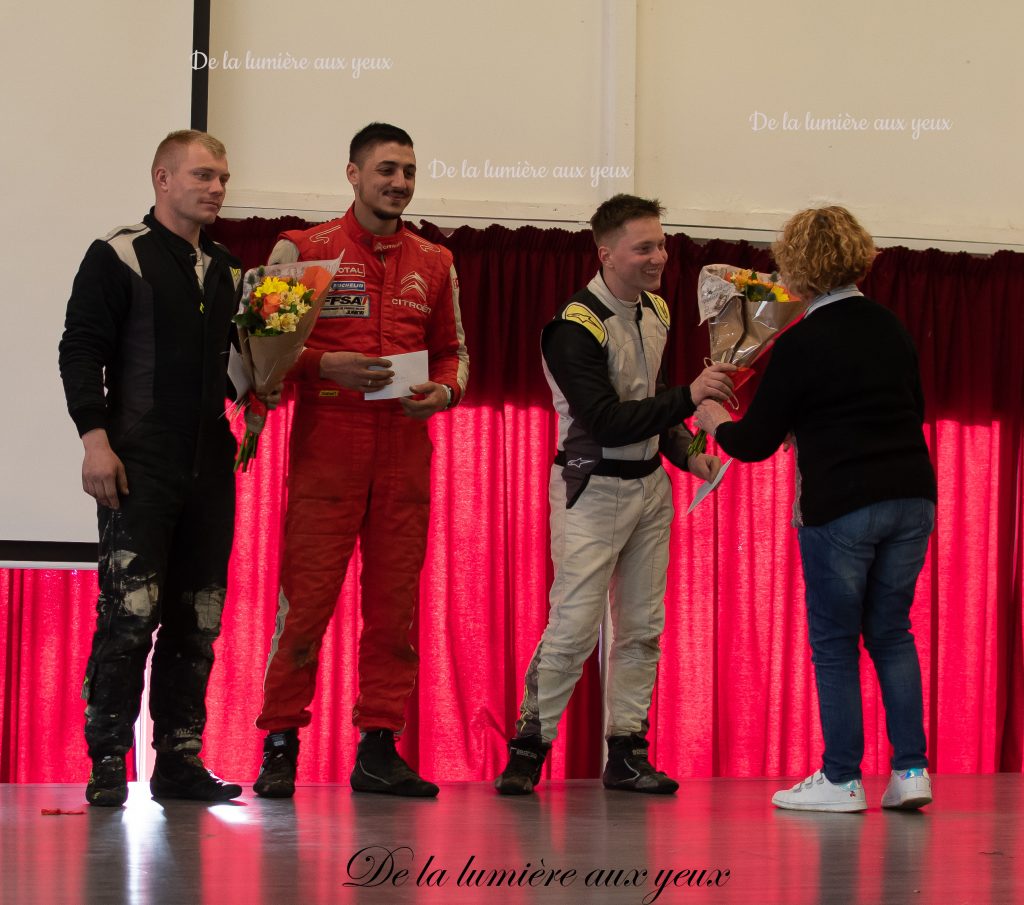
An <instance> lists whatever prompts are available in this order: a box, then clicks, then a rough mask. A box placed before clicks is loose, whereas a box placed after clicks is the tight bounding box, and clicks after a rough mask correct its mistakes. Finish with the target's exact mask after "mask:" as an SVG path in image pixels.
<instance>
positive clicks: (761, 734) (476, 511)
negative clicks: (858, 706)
mask: <svg viewBox="0 0 1024 905" xmlns="http://www.w3.org/2000/svg"><path fill="white" fill-rule="evenodd" d="M297 225H301V221H297V220H295V219H294V218H285V219H282V220H279V221H263V220H251V221H242V222H238V223H228V222H223V223H220V224H218V227H217V235H218V238H220V239H221V240H222V241H225V242H226V244H228V245H229V246H230V247H232V248H233V249H234V250H235V251H236V253H239V254H240V255H241V256H242V257H243V258H244V260H245V263H246V265H247V266H252V265H254V264H256V263H258V262H259V261H260V260H262V259H265V256H266V254H267V252H268V251H269V248H270V247H271V245H272V244H273V241H274V238H275V237H276V234H277V232H278V231H279V230H281V229H285V228H291V227H293V226H297ZM421 229H422V231H423V232H424V234H425V235H427V236H429V237H430V238H432V239H434V240H437V241H443V242H444V243H445V244H446V245H448V246H449V247H450V248H451V249H452V251H453V252H454V253H455V256H456V263H457V266H458V268H459V276H460V282H461V286H462V306H463V316H464V321H465V326H466V333H467V343H468V346H469V350H470V355H471V358H472V367H471V371H472V373H471V380H470V392H469V395H468V397H467V399H466V401H465V403H464V404H463V405H462V406H460V407H459V408H457V409H455V410H454V411H453V412H451V413H449V414H448V415H444V416H441V417H438V418H435V419H433V421H432V424H431V430H432V436H433V439H434V444H435V460H434V461H435V467H434V494H433V496H434V505H433V516H432V526H431V544H430V548H429V551H428V557H427V565H426V568H425V570H424V574H423V585H422V590H423V593H422V605H421V608H420V614H419V617H418V627H417V631H418V638H419V644H418V648H419V651H420V655H421V673H420V681H419V685H418V687H417V690H416V693H415V696H414V700H413V703H412V706H411V708H410V719H409V727H408V730H407V732H406V733H405V735H404V736H403V740H402V749H403V751H404V753H405V754H406V755H407V757H409V759H410V760H411V761H413V762H414V763H417V764H418V765H419V766H420V767H421V768H422V770H423V771H424V773H425V774H426V775H428V776H431V777H432V778H436V779H440V780H477V779H488V778H491V777H492V776H493V775H494V774H495V773H496V772H497V771H498V770H500V768H501V766H502V764H503V762H504V740H505V738H506V737H507V735H508V733H509V730H510V728H511V726H512V722H513V720H514V717H515V714H516V708H517V704H518V700H519V696H520V693H521V683H522V678H523V671H524V669H525V666H526V663H527V661H528V660H529V657H530V655H531V654H532V651H533V648H534V645H535V644H536V642H537V639H538V638H539V635H540V632H541V630H542V628H543V625H544V621H545V616H546V607H547V602H546V594H547V587H548V584H549V582H550V568H551V567H550V563H549V560H548V553H547V533H548V527H547V502H546V500H547V494H546V486H547V475H548V469H549V463H550V461H551V455H552V450H553V448H554V439H555V437H554V430H555V428H554V419H553V416H552V414H551V411H550V396H549V393H548V391H547V387H546V385H545V383H544V380H543V377H542V374H541V370H540V356H539V344H538V335H539V331H540V328H541V326H542V325H543V324H544V323H545V322H546V321H547V320H548V318H549V317H550V316H551V313H552V312H553V310H554V309H555V308H556V307H557V306H558V305H559V304H560V303H561V302H562V301H563V300H564V299H565V298H567V297H568V296H569V295H570V294H571V293H572V292H573V291H575V290H576V289H578V288H579V287H580V286H582V285H584V284H585V283H586V281H587V280H589V278H590V276H592V274H593V272H594V270H595V267H596V261H595V256H594V252H593V245H592V242H591V240H590V237H589V234H588V233H586V232H577V233H569V232H566V231H563V230H543V231H541V230H537V229H533V228H523V229H519V230H515V231H511V230H507V229H504V228H502V227H497V226H492V227H489V228H488V229H485V230H473V229H469V228H462V229H459V230H456V231H455V232H454V233H453V234H451V235H450V236H447V237H445V236H443V235H442V234H441V233H440V232H439V231H438V230H437V229H436V228H434V227H432V226H430V225H428V224H424V225H423V226H422V227H421ZM669 252H670V262H669V268H668V270H667V272H666V276H665V281H664V295H665V297H666V299H667V300H668V302H669V305H670V307H671V309H672V312H673V323H674V340H673V345H672V347H671V348H670V350H669V359H668V365H669V370H670V372H671V375H672V376H673V377H674V378H675V379H676V380H678V381H684V380H689V379H692V376H693V375H694V374H696V372H697V371H698V370H699V369H700V367H701V364H700V362H701V359H702V357H703V356H704V355H705V354H706V351H707V334H706V331H705V330H704V328H698V327H697V326H696V322H697V313H696V301H695V292H694V287H695V283H696V274H697V271H698V270H699V268H700V267H701V266H702V265H703V264H706V263H712V262H718V261H724V262H728V263H733V264H740V265H744V266H753V267H756V268H758V269H761V270H770V269H771V268H772V264H771V260H770V258H769V255H768V253H767V252H766V251H764V250H763V249H757V248H754V247H752V246H750V245H748V244H746V243H729V242H717V241H716V242H710V243H707V244H703V245H699V244H697V243H695V242H693V241H691V240H689V239H687V238H686V237H684V236H673V237H670V240H669ZM864 288H865V291H866V292H867V293H868V294H869V295H872V296H873V297H875V298H877V299H878V300H879V301H881V302H882V303H884V304H886V305H888V306H890V307H891V308H893V309H894V310H895V311H896V312H897V313H898V314H899V315H900V316H901V317H902V319H903V320H904V322H905V323H906V324H907V326H908V328H909V329H910V331H911V333H912V334H913V336H914V339H915V341H916V343H917V345H918V349H919V352H920V358H921V369H922V377H923V381H924V386H925V393H926V397H927V399H928V412H927V421H928V423H927V425H926V432H927V438H928V442H929V445H930V448H931V450H932V454H933V460H934V462H935V465H936V468H937V471H938V475H939V493H940V502H939V508H938V518H937V525H936V532H935V536H934V538H933V542H932V546H931V549H930V552H929V557H928V561H927V563H926V566H925V571H924V573H923V574H922V577H921V581H920V584H919V587H918V595H917V601H916V603H915V605H914V610H913V614H912V615H913V619H914V631H915V634H916V636H917V639H918V647H919V650H920V653H921V660H922V669H923V673H924V680H925V708H926V719H927V727H926V728H927V732H928V738H929V749H930V756H931V760H932V765H933V767H934V768H935V769H936V770H937V771H939V772H943V771H946V772H991V771H996V770H1014V771H1017V770H1020V769H1021V768H1022V748H1024V620H1022V594H1021V574H1022V561H1024V546H1022V537H1024V531H1022V525H1024V506H1022V493H1021V476H1022V474H1024V461H1022V442H1021V440H1022V435H1024V425H1022V420H1024V416H1022V412H1024V369H1022V368H1021V367H1020V362H1021V360H1022V359H1024V348H1022V347H1024V257H1022V256H1021V255H1015V254H1010V253H999V254H997V255H995V256H993V257H991V258H987V259H978V258H972V257H969V256H967V255H951V254H944V253H940V252H935V251H929V252H914V251H908V250H906V249H891V250H886V251H885V252H883V254H882V255H880V257H879V258H878V261H877V262H876V265H875V267H874V269H873V271H872V273H871V275H870V276H869V278H868V279H867V281H866V282H865V285H864ZM865 355H870V349H866V350H865ZM1015 362H1016V364H1014V363H1015ZM749 392H750V390H749V389H747V388H745V389H744V390H743V391H742V393H743V395H744V396H749ZM289 412H290V409H289V408H288V407H285V408H284V409H283V410H282V411H280V412H278V413H276V414H275V415H274V416H272V418H271V421H270V425H269V427H268V429H267V431H266V433H265V434H264V439H263V441H262V443H261V449H260V454H259V459H258V462H257V464H256V467H255V470H251V471H250V473H249V474H247V475H242V476H239V479H238V489H239V515H238V522H237V526H236V543H235V551H234V558H233V562H232V572H231V589H230V593H229V600H228V606H227V612H226V615H225V620H224V631H223V635H222V639H221V641H220V642H219V644H218V663H217V665H216V667H215V669H214V678H213V682H212V685H211V690H210V700H209V704H210V707H209V709H210V721H209V725H208V729H207V733H206V742H207V747H206V757H207V760H208V762H209V763H210V765H211V766H212V767H213V768H214V769H215V770H217V771H218V772H220V773H221V774H222V775H228V776H231V777H241V778H245V777H252V776H254V775H255V772H256V767H257V764H258V760H259V746H260V737H259V734H258V733H257V731H256V730H255V729H254V728H253V725H252V721H253V719H254V718H255V715H256V712H257V710H258V707H259V701H260V688H261V684H262V674H263V669H264V666H265V663H266V655H267V649H268V645H269V638H270V634H271V631H272V628H273V620H274V613H275V609H276V596H277V567H278V551H279V542H280V531H281V512H282V506H283V499H282V485H283V476H284V474H285V473H286V470H287V461H286V457H287V443H286V437H287V427H288V423H289ZM69 429H70V426H69ZM673 480H674V482H675V487H676V507H677V510H678V512H679V515H678V516H677V519H676V524H675V531H674V534H673V539H672V559H671V565H670V574H669V590H668V623H667V627H666V632H665V637H664V642H663V649H664V654H663V658H662V663H661V670H660V678H659V683H658V688H657V692H656V698H655V704H654V708H653V710H652V727H653V728H652V738H653V745H654V751H655V755H656V757H657V759H658V763H659V765H660V766H661V767H662V768H664V769H666V770H668V771H669V772H672V773H675V774H677V775H680V776H761V775H804V774H805V773H807V772H810V771H811V770H812V769H815V768H816V766H817V765H818V763H819V758H820V749H821V739H820V734H819V732H818V729H817V716H816V708H817V703H816V697H815V691H814V682H813V674H812V670H811V664H810V656H809V651H808V647H807V639H806V627H805V618H804V611H803V585H802V579H801V574H800V565H799V555H798V551H797V547H796V538H795V533H794V531H793V529H792V528H790V527H789V516H790V508H791V502H792V496H793V465H792V462H791V457H790V455H789V454H784V453H779V454H777V455H776V456H775V457H774V458H773V459H771V460H769V461H767V462H763V463H759V464H757V465H741V464H739V463H737V465H736V466H735V467H733V469H731V472H730V474H729V476H728V478H727V479H726V481H725V482H724V483H723V485H722V487H721V488H720V489H719V490H718V491H717V492H716V494H715V495H714V496H713V497H712V498H711V499H710V500H709V501H707V502H705V503H704V504H703V505H702V506H701V507H700V508H699V509H697V510H696V511H695V513H694V514H693V515H692V516H686V515H685V514H684V513H685V509H686V507H687V506H688V504H689V500H690V498H691V497H692V494H693V492H694V490H695V483H694V482H693V480H692V479H691V478H689V477H688V476H686V475H679V474H678V473H673ZM357 567H358V559H357V558H356V559H355V560H354V561H353V566H352V568H351V569H350V574H351V575H352V576H353V577H354V576H355V575H356V574H357V573H356V569H357ZM95 582H96V578H95V573H94V572H55V571H43V570H39V571H22V570H8V571H0V707H2V714H0V780H4V781H20V782H80V781H82V780H83V779H84V777H85V775H86V773H87V769H88V768H87V763H86V760H85V756H84V746H83V743H82V741H81V710H82V704H81V701H80V700H79V699H78V690H79V688H80V685H81V677H82V673H83V670H84V664H85V658H86V654H87V649H88V642H89V637H90V634H91V630H92V620H93V605H94V600H95V593H96V590H95ZM357 594H358V583H357V582H356V581H354V580H350V581H348V582H346V585H345V588H344V590H343V592H342V596H341V599H340V601H339V607H338V611H337V616H336V618H335V620H334V622H333V623H332V625H331V628H330V629H329V632H328V637H327V639H326V643H325V645H324V650H323V657H322V663H321V670H320V683H319V688H318V692H317V699H316V701H315V703H314V710H315V715H314V721H313V724H312V725H311V726H310V728H309V729H308V730H306V731H305V732H304V733H303V736H302V744H303V748H302V756H301V758H300V780H302V781H334V782H337V781H344V780H345V779H346V778H347V774H348V771H349V770H350V769H351V762H352V753H353V749H354V745H355V734H354V730H353V729H352V728H351V724H350V711H351V706H352V702H353V700H354V696H355V687H354V679H355V677H354V670H353V662H354V649H355V648H354V645H355V641H356V638H357V636H358V619H357V616H356V613H357V606H356V602H357ZM864 662H865V669H864V671H863V680H862V681H863V688H864V701H865V720H866V736H867V754H866V757H865V764H864V766H865V770H866V771H867V772H869V773H876V772H877V773H882V772H885V771H887V769H888V766H887V758H888V746H887V742H886V738H885V726H884V713H883V711H882V708H881V702H880V697H879V694H878V690H877V686H876V683H875V681H874V676H873V672H872V670H871V669H870V665H869V661H868V660H867V658H866V657H865V658H864ZM600 736H601V714H600V676H599V671H598V669H597V665H596V658H592V662H591V663H590V664H589V666H588V670H587V672H586V673H585V676H584V679H583V680H582V682H581V685H580V687H579V688H578V689H577V693H576V695H575V696H574V698H573V701H572V704H571V705H570V709H569V712H568V713H567V715H566V719H565V721H564V722H563V726H562V730H561V734H560V738H559V742H558V744H557V745H556V747H555V749H554V753H553V756H552V758H551V775H552V776H554V777H577V776H596V775H598V774H599V772H600V768H601V763H600Z"/></svg>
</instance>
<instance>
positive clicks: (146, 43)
mask: <svg viewBox="0 0 1024 905" xmlns="http://www.w3.org/2000/svg"><path fill="white" fill-rule="evenodd" d="M0 33H2V34H3V35H4V36H5V38H6V40H5V41H4V52H3V54H2V55H0V73H2V79H3V85H4V90H3V92H2V93H0V122H2V123H3V128H4V132H5V134H4V140H3V142H2V143H0V197H2V198H3V205H4V217H3V223H2V226H0V230H2V234H0V248H2V249H3V274H4V287H5V293H4V299H3V313H4V316H3V326H2V328H0V362H2V372H0V373H2V377H3V382H2V386H3V391H4V392H3V399H4V401H3V414H2V421H3V426H2V427H0V438H2V439H0V471H2V478H0V540H30V541H79V542H95V540H96V515H95V513H96V508H95V503H93V502H92V501H91V499H90V498H89V497H87V496H86V495H85V494H84V493H83V492H82V482H81V461H82V446H81V442H80V441H79V439H78V435H77V432H76V431H75V428H74V425H73V424H72V422H71V419H70V418H69V417H68V414H67V407H66V405H65V402H64V393H63V390H62V389H61V384H60V379H59V376H58V372H57V343H58V342H59V340H60V336H61V332H62V331H63V327H64V312H65V308H66V305H67V299H68V295H69V294H70V290H71V282H72V279H73V278H74V274H75V272H76V271H77V269H78V264H79V263H80V262H81V260H82V256H83V255H84V254H85V250H86V248H87V247H88V245H89V243H90V242H91V241H92V240H93V239H94V238H97V237H99V236H101V235H103V234H105V233H106V232H108V231H109V230H111V229H113V228H114V227H115V226H118V225H120V224H123V223H137V222H138V221H139V220H140V219H141V218H142V216H143V214H145V213H146V211H147V210H149V207H150V205H151V204H152V201H153V191H152V188H151V186H150V181H149V165H150V162H151V161H152V159H153V152H154V151H155V150H156V146H157V144H158V143H159V141H160V139H162V138H163V137H164V136H165V135H166V134H167V133H168V132H169V131H171V130H172V129H180V128H188V125H189V106H190V92H191V72H190V70H189V65H188V53H189V47H190V45H191V42H192V5H191V4H190V3H178V4H160V5H156V4H148V3H146V4H143V3H138V2H135V0H104V3H102V4H82V3H71V2H52V0H51V2H46V0H39V2H36V3H35V4H30V3H6V4H4V6H3V8H2V11H0Z"/></svg>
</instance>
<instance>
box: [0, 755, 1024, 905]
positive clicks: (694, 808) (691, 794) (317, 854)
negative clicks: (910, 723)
mask: <svg viewBox="0 0 1024 905" xmlns="http://www.w3.org/2000/svg"><path fill="white" fill-rule="evenodd" d="M784 784H785V783H780V782H779V781H778V780H762V779H756V780H750V779H748V780H736V779H713V780H687V781H685V782H684V783H683V785H682V788H681V789H680V791H679V793H678V794H677V795H675V796H672V797H668V798H656V797H648V796H643V795H633V794H628V793H622V792H617V793H616V792H606V791H605V790H604V789H602V788H601V786H600V783H599V782H597V781H589V780H588V781H572V782H562V783H545V784H543V785H542V786H541V790H540V792H539V794H537V795H534V796H532V797H529V798H503V797H500V796H498V795H496V794H495V793H494V790H493V789H492V788H491V787H490V785H488V784H486V783H464V784H448V785H443V786H442V789H441V795H440V797H439V798H438V799H437V800H436V801H430V800H426V801H423V800H408V799H404V800H402V799H392V798H387V797H384V796H374V795H353V794H352V793H351V792H350V790H349V789H348V788H347V787H346V786H335V785H319V786H302V787H300V788H299V790H298V793H297V795H296V797H295V799H294V800H292V801H276V802H274V801H263V800H260V799H256V798H254V797H253V796H252V794H251V792H250V793H247V794H246V796H245V797H244V798H243V799H242V800H241V801H239V802H238V803H234V804H226V805H214V806H207V805H200V804H195V803H191V802H167V803H164V804H158V803H157V802H155V801H153V800H151V799H150V798H149V794H148V788H147V787H146V786H145V785H142V784H133V785H132V789H131V795H130V797H129V799H128V803H127V805H126V806H125V807H124V808H122V809H117V810H106V809H101V808H89V807H88V806H86V805H84V804H83V803H82V787H81V786H77V785H76V786H69V785H3V786H0V901H2V902H3V903H5V905H6V903H18V905H50V903H58V902H60V903H63V902H68V903H104V905H116V903H132V905H136V903H138V905H142V903H164V902H166V903H176V905H177V903H201V902H202V903H217V905H231V903H241V905H263V903H275V905H278V903H286V905H307V903H309V905H317V903H334V902H341V903H345V902H360V903H371V905H372V903H382V905H392V903H394V905H400V903H404V902H431V903H452V905H474V903H482V905H486V903H495V905H498V903H501V905H504V903H520V902H523V903H525V902H530V903H552V905H554V903H557V905H562V903H565V905H590V903H604V902H615V903H623V905H651V903H653V902H658V903H661V905H676V903H687V902H706V903H725V902H750V903H756V905H769V903H785V905H800V903H818V902H842V903H849V905H854V903H871V905H875V903H886V902H891V903H932V902H941V903H942V905H958V903H998V905H1012V903H1021V902H1024V775H1020V774H997V775H995V776H939V777H937V778H936V780H935V787H936V802H935V803H934V804H933V805H931V806H929V807H928V808H926V809H925V810H924V811H923V812H921V813H892V812H888V811H882V810H881V809H880V808H879V807H878V799H879V797H880V795H881V793H882V788H883V785H884V782H883V780H881V779H869V780H867V781H866V783H865V785H866V786H867V791H868V799H869V801H870V802H872V804H873V806H872V807H871V808H870V810H868V811H867V812H866V813H863V814H859V815H843V814H801V813H794V812H791V811H779V810H776V809H774V808H773V807H772V806H771V804H770V802H769V799H770V797H771V793H772V792H773V791H774V790H775V789H776V788H779V787H780V786H781V785H784ZM44 808H46V809H55V808H59V809H65V810H82V811H84V812H85V813H83V814H79V815H75V814H70V815H58V816H44V815H43V814H42V813H41V811H42V809H44ZM442 871H443V873H442ZM701 871H703V872H704V873H701ZM684 872H692V873H684ZM701 882H703V884H704V885H698V884H699V883H701ZM488 883H489V884H490V885H488ZM350 884H355V885H350Z"/></svg>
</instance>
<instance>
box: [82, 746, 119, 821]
mask: <svg viewBox="0 0 1024 905" xmlns="http://www.w3.org/2000/svg"><path fill="white" fill-rule="evenodd" d="M127 798H128V779H127V774H126V773H125V768H124V757H123V756H122V755H120V754H108V755H107V756H106V757H97V758H95V759H94V760H93V762H92V772H91V773H90V774H89V783H88V785H86V787H85V800H86V801H88V802H89V804H95V805H98V806H99V807H101V808H119V807H121V805H123V804H124V803H125V801H126V799H127Z"/></svg>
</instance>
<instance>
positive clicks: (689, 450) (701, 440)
mask: <svg viewBox="0 0 1024 905" xmlns="http://www.w3.org/2000/svg"><path fill="white" fill-rule="evenodd" d="M707 448H708V435H707V434H706V433H705V432H704V431H702V430H699V431H697V433H696V435H695V436H694V438H693V440H692V441H690V445H689V446H687V447H686V457H687V458H689V457H690V456H696V455H699V454H700V453H702V452H704V450H705V449H707Z"/></svg>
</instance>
